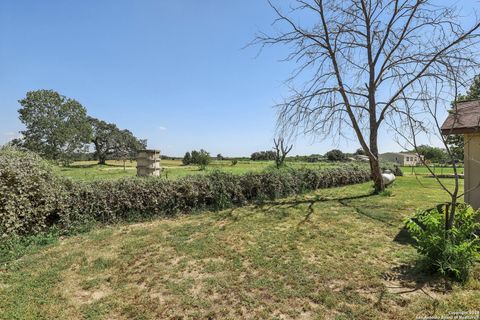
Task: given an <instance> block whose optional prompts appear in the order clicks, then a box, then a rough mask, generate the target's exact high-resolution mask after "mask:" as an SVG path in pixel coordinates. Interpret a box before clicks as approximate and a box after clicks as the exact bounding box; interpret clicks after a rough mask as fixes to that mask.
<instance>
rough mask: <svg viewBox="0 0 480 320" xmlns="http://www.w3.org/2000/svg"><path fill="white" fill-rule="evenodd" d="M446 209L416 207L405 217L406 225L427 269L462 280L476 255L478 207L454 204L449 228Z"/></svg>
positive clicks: (479, 227) (479, 248)
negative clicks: (415, 211)
mask: <svg viewBox="0 0 480 320" xmlns="http://www.w3.org/2000/svg"><path fill="white" fill-rule="evenodd" d="M446 211H448V206H446V205H438V206H437V207H435V208H433V209H430V210H427V211H419V212H417V213H416V214H415V215H414V216H413V217H412V218H409V219H407V220H406V228H407V229H408V231H409V232H410V234H411V235H412V237H413V239H414V240H415V241H416V244H415V247H416V248H417V251H418V252H419V253H420V254H421V255H422V256H424V257H425V262H426V264H427V266H428V267H429V268H430V269H431V271H434V272H440V273H441V274H442V275H444V276H448V277H451V278H453V279H455V280H459V281H462V282H464V281H466V280H467V279H468V277H469V275H470V271H471V268H472V267H473V265H474V264H475V262H476V261H477V260H478V259H479V258H480V255H479V251H480V239H479V237H478V232H479V231H480V210H478V211H475V210H473V209H472V207H470V206H469V205H467V204H463V203H462V204H458V205H457V209H456V215H455V220H454V222H453V225H452V227H451V228H446V217H447V214H446Z"/></svg>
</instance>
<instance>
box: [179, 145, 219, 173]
mask: <svg viewBox="0 0 480 320" xmlns="http://www.w3.org/2000/svg"><path fill="white" fill-rule="evenodd" d="M187 154H188V152H187V153H186V154H185V156H184V157H183V159H184V160H183V163H184V164H185V161H186V160H188V157H187ZM211 160H212V158H211V157H210V153H208V152H207V151H205V150H203V149H200V151H197V150H193V151H192V152H191V157H190V161H189V162H188V164H196V165H198V166H199V168H200V169H201V170H204V169H205V168H206V167H207V166H208V165H209V164H210V162H211Z"/></svg>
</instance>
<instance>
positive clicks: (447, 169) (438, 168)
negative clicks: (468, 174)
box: [401, 165, 464, 175]
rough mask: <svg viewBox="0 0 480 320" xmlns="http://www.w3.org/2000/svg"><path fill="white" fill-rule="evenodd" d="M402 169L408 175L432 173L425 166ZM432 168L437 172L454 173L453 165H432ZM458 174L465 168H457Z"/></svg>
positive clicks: (439, 173) (440, 173)
mask: <svg viewBox="0 0 480 320" xmlns="http://www.w3.org/2000/svg"><path fill="white" fill-rule="evenodd" d="M401 169H402V171H403V173H404V174H406V175H431V173H430V171H428V169H427V168H426V167H425V166H418V167H401ZM431 169H432V170H433V172H434V173H435V174H438V175H442V174H453V168H451V167H441V166H433V165H432V166H431ZM457 170H458V174H463V170H464V168H463V167H462V168H457Z"/></svg>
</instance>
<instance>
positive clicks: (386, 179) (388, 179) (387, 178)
mask: <svg viewBox="0 0 480 320" xmlns="http://www.w3.org/2000/svg"><path fill="white" fill-rule="evenodd" d="M382 178H383V183H384V184H385V185H386V186H388V185H389V184H391V183H392V182H393V181H395V175H394V174H393V173H392V171H390V170H385V172H384V173H382Z"/></svg>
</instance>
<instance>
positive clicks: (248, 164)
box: [55, 160, 336, 180]
mask: <svg viewBox="0 0 480 320" xmlns="http://www.w3.org/2000/svg"><path fill="white" fill-rule="evenodd" d="M125 164H126V166H125V168H124V166H123V162H122V161H113V160H111V161H107V164H106V165H98V164H97V161H79V162H75V163H74V164H72V165H71V166H70V167H55V171H56V172H57V173H58V174H59V175H61V176H64V177H69V178H72V179H74V180H99V179H119V178H124V177H133V176H135V175H136V162H135V161H131V162H130V161H127V162H126V163H125ZM161 165H162V173H161V176H162V177H163V178H166V179H177V178H180V177H184V176H187V175H192V174H207V173H209V172H212V171H213V170H221V171H224V172H228V173H233V174H244V173H247V172H259V171H263V170H265V169H268V168H272V167H273V166H274V162H273V161H249V160H240V161H238V163H237V164H236V165H235V166H232V163H231V161H229V160H214V161H212V163H211V164H210V165H209V166H208V167H207V168H206V169H205V170H200V169H199V168H198V167H197V166H193V165H192V166H183V165H182V161H181V160H162V161H161ZM288 165H289V166H292V167H311V168H319V167H321V168H326V167H331V166H335V165H336V164H335V163H325V162H319V163H306V162H288Z"/></svg>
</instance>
